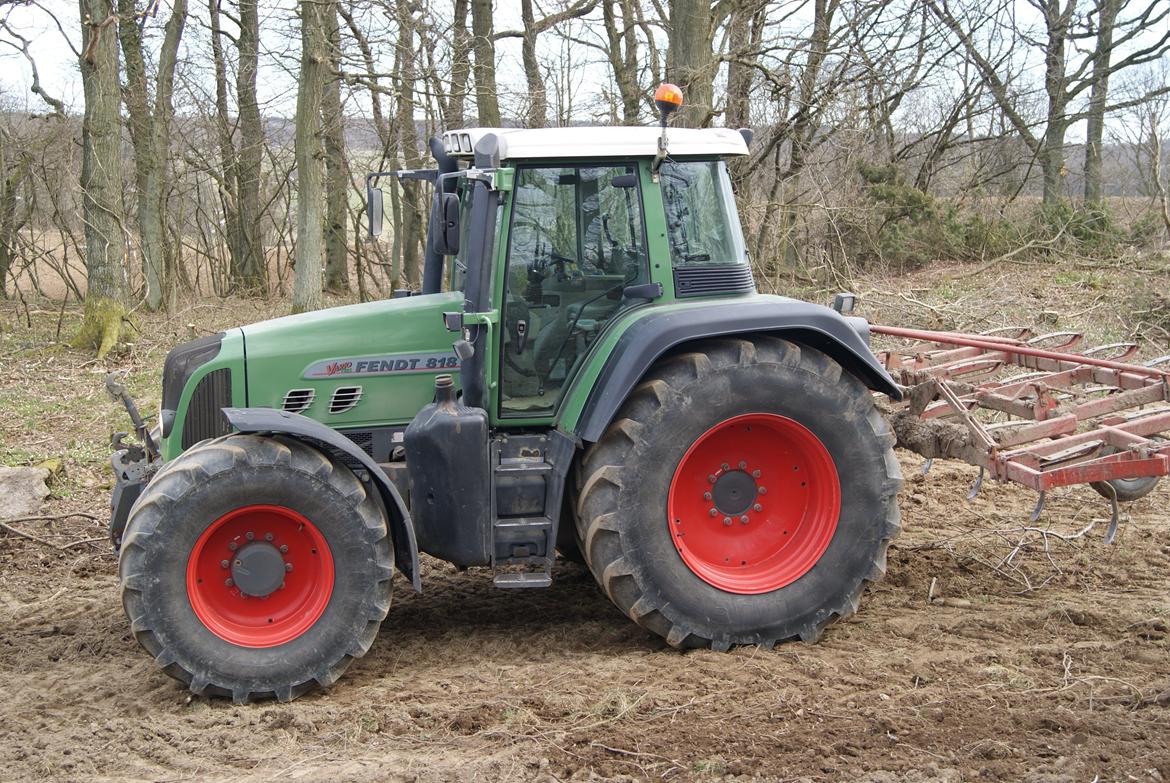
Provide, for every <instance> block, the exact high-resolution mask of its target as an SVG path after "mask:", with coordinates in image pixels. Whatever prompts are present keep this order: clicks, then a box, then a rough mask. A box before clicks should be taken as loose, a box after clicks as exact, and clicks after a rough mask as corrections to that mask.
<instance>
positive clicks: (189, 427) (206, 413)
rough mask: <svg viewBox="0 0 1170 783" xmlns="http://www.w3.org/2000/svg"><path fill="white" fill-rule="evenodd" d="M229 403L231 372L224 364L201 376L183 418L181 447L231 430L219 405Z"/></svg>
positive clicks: (230, 399)
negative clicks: (223, 366) (222, 366)
mask: <svg viewBox="0 0 1170 783" xmlns="http://www.w3.org/2000/svg"><path fill="white" fill-rule="evenodd" d="M231 404H232V371H231V370H229V369H227V368H226V367H225V368H223V369H221V370H214V371H212V372H209V373H207V375H205V376H203V379H202V380H200V381H199V385H198V386H196V387H195V391H194V392H193V393H192V394H191V402H190V403H189V404H188V405H187V415H186V416H185V417H184V419H183V448H184V449H187V448H190V447H191V446H194V445H195V444H196V443H198V442H199V441H201V440H207V439H208V438H218V437H219V436H221V435H227V434H228V433H229V432H231V431H232V427H231V425H230V424H228V420H227V418H226V417H225V416H224V415H223V411H222V410H221V409H222V408H228V407H231Z"/></svg>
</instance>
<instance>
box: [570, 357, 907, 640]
mask: <svg viewBox="0 0 1170 783" xmlns="http://www.w3.org/2000/svg"><path fill="white" fill-rule="evenodd" d="M761 413H763V414H779V415H780V416H784V417H787V418H789V419H792V420H795V421H796V422H798V423H799V424H801V425H803V427H804V428H807V429H808V430H809V431H811V432H812V433H813V435H815V436H816V438H818V439H819V440H820V441H821V444H823V446H824V447H825V448H826V449H827V451H828V452H829V454H830V455H831V457H832V460H833V463H834V464H835V466H836V471H837V476H838V478H839V482H840V495H841V506H840V508H841V511H840V515H839V517H838V519H837V523H836V528H835V532H833V533H832V537H831V539H830V540H829V541H828V543H827V548H826V549H825V550H824V552H823V554H822V555H820V557H819V559H817V560H816V561H815V563H814V564H813V565H812V566H811V568H809V570H807V572H805V573H804V574H803V575H802V576H800V577H799V578H797V579H795V581H792V582H791V583H790V584H787V585H786V586H782V587H780V588H779V589H775V590H771V591H770V592H762V593H756V594H743V593H739V592H728V591H725V590H723V589H720V588H718V587H715V586H713V585H712V584H709V583H708V582H707V581H705V580H704V579H701V578H700V577H699V576H697V575H696V573H695V572H694V571H692V570H691V568H689V567H688V566H687V564H686V563H685V562H684V561H683V559H682V557H681V555H680V553H679V551H676V548H675V546H674V544H673V543H672V531H671V530H670V529H669V523H670V520H669V518H668V512H667V496H668V491H669V490H668V488H669V487H670V486H671V482H672V477H673V476H674V472H675V469H676V466H678V465H679V463H680V460H682V459H683V458H684V455H685V454H686V453H687V452H688V449H690V447H691V445H692V444H693V443H695V442H696V440H697V439H698V438H700V437H701V436H702V435H703V433H704V432H707V431H709V428H711V427H713V426H716V425H718V424H719V423H721V422H726V421H727V420H729V419H731V418H733V417H737V416H742V415H745V414H761ZM893 445H894V435H893V432H892V431H891V429H890V427H889V425H888V423H887V422H886V420H885V419H884V418H883V417H882V416H881V415H880V414H879V413H878V412H877V410H876V409H875V408H874V405H873V399H872V395H871V394H870V392H869V390H868V389H866V388H865V386H864V385H862V384H861V383H860V382H859V381H858V380H857V379H856V378H854V377H853V376H851V375H849V374H848V373H844V372H842V370H841V368H840V366H839V365H837V364H836V363H835V362H833V361H832V360H831V359H829V358H828V357H827V356H825V355H824V354H823V353H821V352H819V351H816V350H814V349H811V348H806V347H803V346H797V345H795V344H793V343H791V342H787V341H784V340H780V339H777V338H772V337H766V336H753V337H751V338H749V339H721V340H716V341H711V342H707V343H704V344H702V345H700V346H697V347H695V348H693V349H691V350H688V351H687V352H685V353H680V354H677V355H675V356H673V357H670V358H668V359H666V360H663V361H661V362H659V363H658V364H656V365H655V366H654V367H653V368H652V369H651V370H650V372H649V373H648V374H647V376H646V378H645V379H644V380H643V382H642V383H641V384H640V385H639V386H638V387H637V388H636V389H635V390H634V391H633V392H632V393H631V394H630V397H629V399H628V400H627V401H626V402H625V404H624V405H623V407H622V409H621V410H620V411H619V412H618V414H617V416H616V417H615V420H614V422H613V423H612V424H611V425H610V427H609V428H608V429H607V431H606V432H605V434H604V435H603V436H602V438H601V440H600V441H599V442H598V443H596V444H594V445H593V446H592V447H590V449H589V451H588V452H587V454H586V455H585V458H584V460H583V461H582V463H581V466H580V468H579V470H580V474H579V487H580V495H579V502H578V505H577V523H578V526H579V528H580V533H581V537H582V539H583V540H584V542H585V547H584V550H585V556H586V560H587V561H588V563H589V566H590V569H591V570H592V571H593V574H594V576H595V577H596V578H597V581H598V583H599V584H600V585H601V587H602V589H603V590H604V592H605V593H606V594H607V595H608V596H609V597H610V599H611V600H612V601H613V602H614V603H615V604H616V605H617V606H618V608H619V609H621V610H622V611H623V612H625V613H626V614H627V615H628V616H629V617H631V618H632V619H633V620H634V621H635V622H637V623H638V624H640V625H642V626H643V627H645V628H647V629H649V630H651V631H653V632H655V633H657V634H658V635H660V636H662V637H664V638H665V639H666V641H667V642H668V643H669V644H670V645H672V646H674V647H712V648H714V649H717V650H726V649H728V648H729V647H730V646H731V645H734V644H757V645H760V646H763V647H771V646H772V645H773V644H775V643H776V642H779V641H784V640H787V639H792V638H800V639H803V640H805V641H810V642H811V641H815V640H816V639H818V638H819V636H820V634H821V631H822V630H823V629H824V628H825V626H827V625H828V624H829V623H831V622H833V621H834V620H835V619H838V618H841V617H845V616H848V615H850V614H852V613H853V612H855V611H856V610H857V604H858V600H859V598H860V595H861V593H862V590H863V589H864V587H865V583H866V582H867V581H874V580H877V579H879V578H881V577H882V576H883V575H884V573H885V567H886V550H887V548H888V547H889V544H890V542H891V541H892V540H893V539H894V537H895V536H897V534H898V532H899V530H900V522H899V520H900V517H899V512H898V505H897V493H898V488H899V487H900V485H901V471H900V469H899V467H898V462H897V459H896V458H895V457H894V452H893ZM724 467H725V468H726V467H727V466H726V465H725V466H724ZM830 471H831V468H830ZM802 486H803V485H802ZM716 523H717V521H716ZM724 524H727V522H726V521H725V522H724Z"/></svg>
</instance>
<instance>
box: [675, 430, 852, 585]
mask: <svg viewBox="0 0 1170 783" xmlns="http://www.w3.org/2000/svg"><path fill="white" fill-rule="evenodd" d="M667 511H668V514H669V519H668V524H669V526H670V530H671V538H672V540H673V542H674V546H675V549H676V550H677V551H678V553H679V556H680V557H681V558H682V560H683V562H684V563H685V564H686V565H687V567H688V568H690V570H691V571H692V572H693V573H694V574H695V575H696V576H698V577H699V578H700V579H702V580H703V581H704V582H707V583H708V584H710V585H712V586H714V587H717V588H719V589H721V590H725V591H727V592H730V593H740V594H758V593H766V592H770V591H772V590H778V589H780V588H781V587H784V586H785V585H788V584H791V583H792V582H794V581H796V580H797V579H799V578H800V577H801V576H803V575H804V574H805V573H807V572H808V570H809V569H811V568H812V567H813V566H814V565H816V563H817V562H818V561H819V560H820V558H821V556H822V555H823V554H824V553H825V550H826V549H828V547H829V543H830V542H831V541H832V539H833V535H834V533H835V531H836V528H837V518H838V517H839V516H840V512H841V485H840V479H839V477H838V475H837V469H836V466H835V465H834V463H833V459H832V457H831V456H830V455H829V452H828V449H827V448H826V447H825V445H824V444H823V443H822V442H821V440H820V439H819V438H818V437H817V436H816V435H815V434H814V433H813V432H812V431H811V430H809V429H808V428H807V427H805V426H804V425H802V424H801V423H800V422H798V421H796V420H794V419H790V418H788V417H786V416H779V415H776V414H771V413H750V414H744V415H741V416H735V417H732V418H730V419H727V420H725V421H723V422H720V423H718V424H716V425H715V426H713V427H711V428H710V429H709V430H707V431H706V432H704V433H703V434H701V435H700V436H699V437H698V438H697V439H696V440H695V441H694V443H692V444H691V447H690V448H689V449H688V450H687V452H686V453H685V454H684V455H683V457H682V459H681V460H679V463H678V466H677V467H676V468H675V472H674V478H673V479H672V480H671V484H670V494H669V497H668V502H667Z"/></svg>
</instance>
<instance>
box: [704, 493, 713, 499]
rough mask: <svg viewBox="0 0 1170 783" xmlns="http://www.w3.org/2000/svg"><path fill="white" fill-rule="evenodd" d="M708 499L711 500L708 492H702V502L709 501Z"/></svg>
mask: <svg viewBox="0 0 1170 783" xmlns="http://www.w3.org/2000/svg"><path fill="white" fill-rule="evenodd" d="M710 499H711V493H710V492H704V493H703V500H710Z"/></svg>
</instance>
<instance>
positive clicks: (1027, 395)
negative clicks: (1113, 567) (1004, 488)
mask: <svg viewBox="0 0 1170 783" xmlns="http://www.w3.org/2000/svg"><path fill="white" fill-rule="evenodd" d="M870 329H871V331H872V332H873V333H874V334H877V335H882V336H884V337H887V338H893V339H894V341H897V344H895V345H890V346H886V347H882V348H879V349H877V350H876V351H875V352H876V354H877V356H878V359H879V361H881V363H882V365H883V366H884V367H885V368H886V369H887V370H888V371H889V372H890V374H891V375H892V376H893V377H894V380H896V381H897V382H898V383H900V384H901V385H902V386H903V387H906V394H905V397H904V399H903V402H902V403H901V405H899V406H898V407H897V408H895V411H894V415H893V417H892V420H893V424H894V429H895V432H896V433H897V436H898V443H899V445H900V446H903V447H905V448H908V449H910V450H911V451H914V452H916V453H918V454H921V455H922V456H924V457H926V458H927V460H928V462H927V465H926V469H929V466H930V460H933V459H934V458H936V457H945V458H950V459H959V460H963V461H965V462H968V463H970V464H972V465H976V466H978V467H979V468H980V473H979V478H978V479H977V480H976V483H975V486H974V487H973V488H972V492H971V497H974V496H975V494H977V493H978V491H979V490H980V488H981V487H982V484H983V477H984V475H985V474H987V473H989V474H990V475H991V476H992V477H993V478H995V479H998V480H999V481H1014V482H1016V483H1019V484H1023V485H1024V486H1027V487H1031V488H1032V489H1035V490H1037V491H1038V492H1040V498H1039V500H1038V502H1037V504H1036V509H1035V511H1034V512H1033V519H1036V518H1038V517H1039V514H1040V512H1041V510H1042V509H1043V505H1044V497H1045V493H1046V492H1047V491H1048V490H1050V489H1054V488H1056V487H1065V486H1070V485H1073V484H1092V485H1093V487H1094V488H1095V489H1097V491H1098V492H1100V493H1101V494H1102V495H1104V496H1105V497H1107V498H1108V499H1109V500H1110V503H1111V506H1112V512H1113V514H1112V520H1111V524H1110V528H1109V533H1108V535H1107V540H1109V541H1111V540H1112V539H1113V537H1114V535H1115V533H1116V529H1117V520H1118V506H1117V502H1118V498H1117V492H1116V490H1115V489H1114V488H1113V487H1114V485H1112V484H1110V483H1109V482H1112V481H1117V480H1131V479H1136V478H1144V477H1151V478H1158V477H1162V476H1165V475H1168V474H1170V440H1166V439H1164V438H1160V437H1158V436H1159V435H1163V434H1165V433H1170V372H1168V371H1167V370H1166V369H1162V368H1163V367H1170V355H1167V356H1162V357H1159V358H1157V359H1154V360H1152V361H1148V362H1145V363H1144V364H1129V363H1126V362H1125V360H1126V359H1129V358H1130V357H1132V356H1134V355H1135V354H1136V353H1137V351H1138V346H1137V344H1135V343H1114V344H1110V345H1101V346H1096V347H1093V348H1088V349H1085V350H1081V351H1079V352H1076V349H1077V348H1078V347H1079V346H1080V345H1081V344H1082V343H1083V342H1084V339H1085V338H1084V335H1083V334H1081V333H1079V332H1055V333H1051V334H1040V335H1036V334H1034V333H1033V332H1032V330H1031V329H1028V328H1026V327H1006V328H1002V329H995V330H992V331H989V332H984V333H981V334H964V333H959V332H939V331H928V330H922V329H907V328H903V327H896V326H882V325H872V326H871V327H870Z"/></svg>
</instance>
